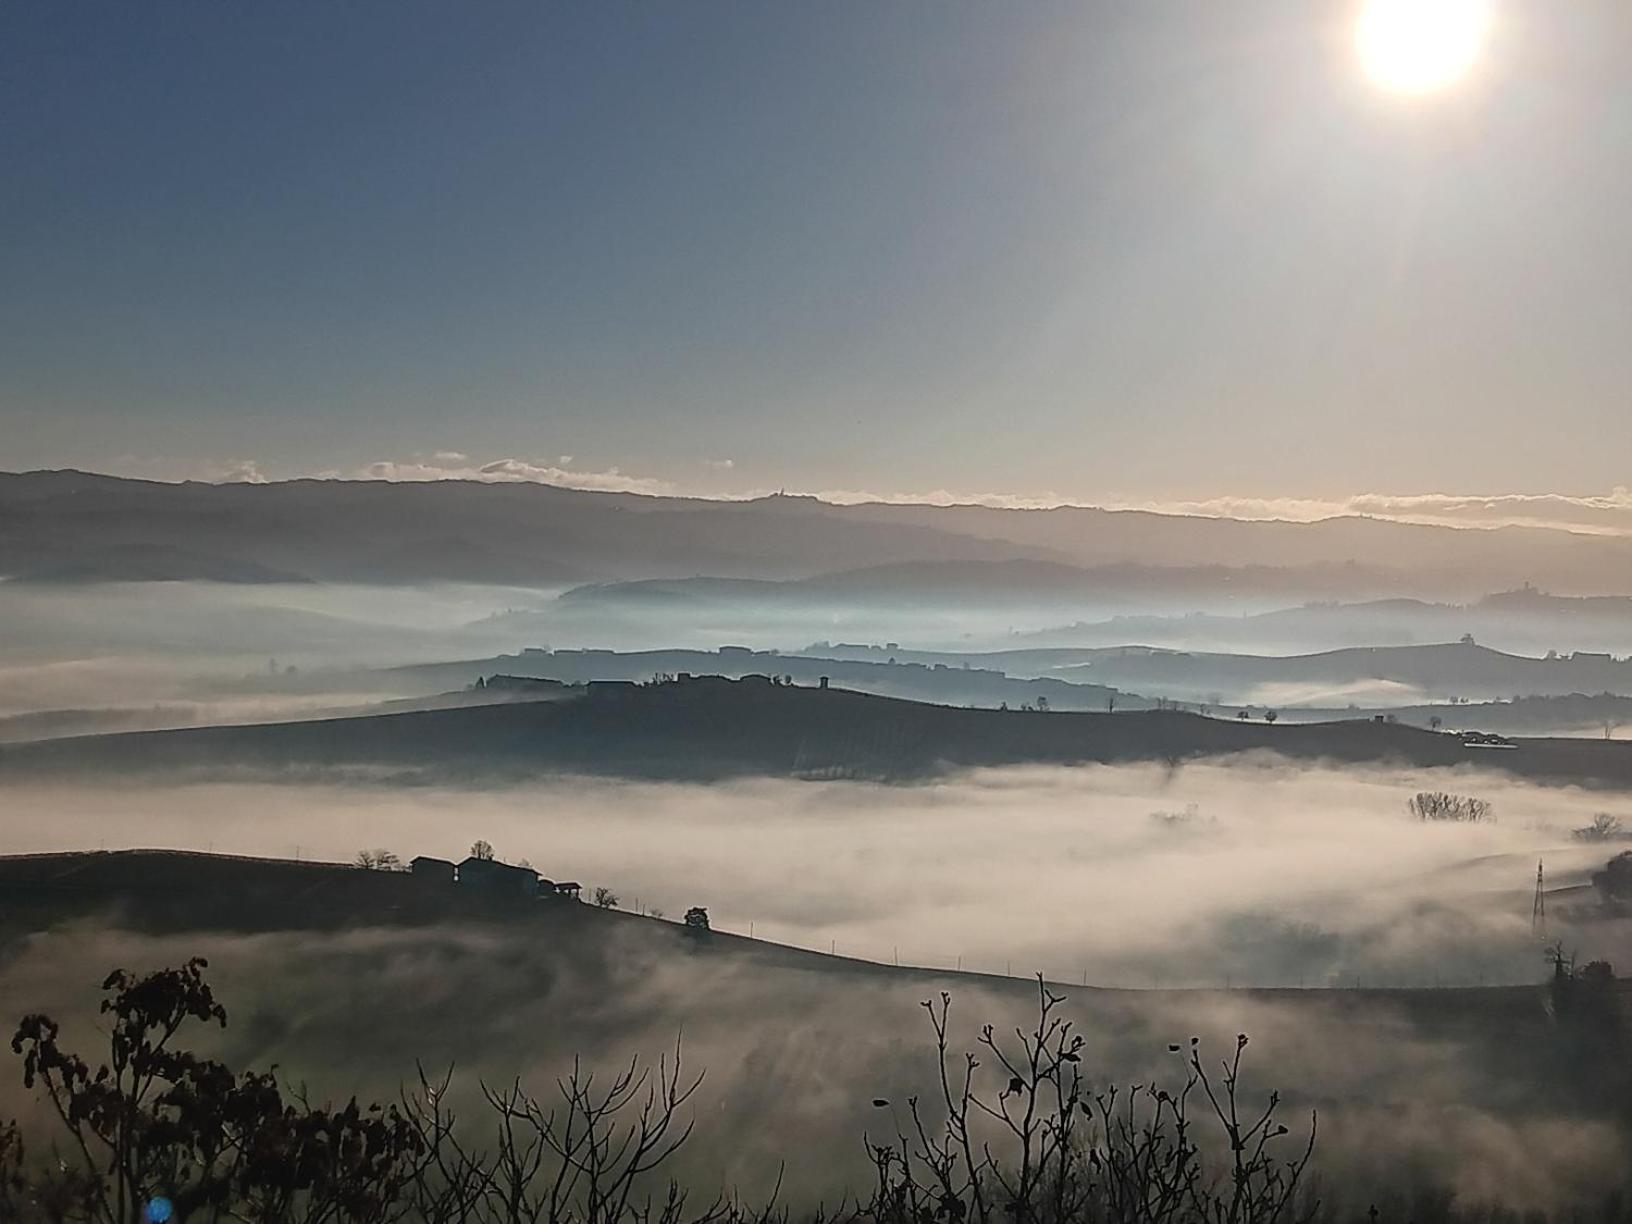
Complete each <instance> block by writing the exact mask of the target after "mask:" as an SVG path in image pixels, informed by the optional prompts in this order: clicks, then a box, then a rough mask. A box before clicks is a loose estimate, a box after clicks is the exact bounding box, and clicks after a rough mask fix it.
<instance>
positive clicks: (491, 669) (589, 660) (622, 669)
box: [319, 646, 1150, 710]
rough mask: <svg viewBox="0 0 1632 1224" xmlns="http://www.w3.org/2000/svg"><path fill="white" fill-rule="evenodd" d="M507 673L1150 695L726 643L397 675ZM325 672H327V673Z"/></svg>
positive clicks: (938, 697)
mask: <svg viewBox="0 0 1632 1224" xmlns="http://www.w3.org/2000/svg"><path fill="white" fill-rule="evenodd" d="M494 673H506V674H508V675H510V676H513V677H539V678H542V679H547V680H554V681H558V682H562V683H566V684H584V683H587V682H589V681H591V680H640V681H646V680H650V679H652V678H653V677H654V676H658V675H665V674H667V675H671V676H672V675H681V674H690V675H693V676H704V675H717V676H723V677H725V678H727V679H733V680H734V679H740V678H742V677H743V676H747V675H777V676H784V677H786V676H791V677H792V678H793V681H794V683H796V684H802V685H807V686H815V685H817V684H818V683H820V681H821V679H822V678H823V677H826V678H827V679H828V680H829V681H831V683H832V684H834V685H836V686H838V687H839V688H846V689H854V690H857V691H859V692H865V693H877V694H879V695H880V696H884V697H903V698H906V699H908V700H910V701H928V702H934V703H936V704H938V705H981V706H994V707H995V706H998V705H1003V704H1007V705H1011V706H1014V707H1017V708H1018V707H1019V706H1022V705H1034V704H1036V702H1037V700H1038V699H1039V698H1041V699H1043V701H1044V702H1046V703H1047V704H1048V705H1049V706H1052V707H1053V708H1055V709H1059V710H1103V709H1106V708H1107V706H1108V704H1110V703H1114V704H1116V705H1117V706H1119V707H1120V708H1123V709H1138V708H1142V707H1144V706H1148V705H1149V704H1150V703H1149V702H1146V701H1144V700H1143V699H1142V698H1139V697H1136V696H1133V695H1131V694H1124V693H1121V692H1119V691H1118V690H1116V689H1114V688H1107V687H1105V686H1104V685H1101V684H1097V683H1095V682H1093V681H1091V680H1088V679H1086V678H1084V679H1080V680H1078V679H1073V680H1065V679H1059V678H1053V677H1042V678H1037V679H1030V678H1019V677H1014V676H1009V675H1005V674H1004V673H1003V672H1001V671H998V670H994V669H992V668H986V667H971V666H970V665H969V664H968V663H967V662H962V663H949V662H945V661H941V660H936V661H934V662H927V663H926V662H917V661H913V660H909V659H902V660H900V661H897V660H896V659H895V658H894V657H893V656H892V655H889V654H888V653H885V654H883V655H882V656H881V657H880V658H879V659H877V660H876V661H875V660H871V659H869V660H847V659H833V658H825V657H821V656H815V655H801V654H784V653H781V652H779V651H769V650H750V649H748V648H747V647H744V646H723V647H721V648H720V649H718V650H634V651H615V650H546V649H542V648H533V649H526V650H523V651H522V652H521V653H519V654H514V655H498V656H495V657H491V658H485V659H469V660H458V661H452V662H447V663H423V664H413V665H409V666H406V667H399V668H393V669H391V671H390V673H389V674H390V675H391V676H392V677H394V678H401V679H406V680H407V681H409V682H411V683H413V684H415V685H418V686H423V687H425V688H428V689H436V690H441V689H449V688H453V687H455V686H459V685H468V684H473V683H475V682H476V680H477V679H478V678H479V677H487V676H492V675H493V674H494ZM319 679H321V677H319Z"/></svg>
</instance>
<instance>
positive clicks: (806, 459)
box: [0, 0, 1632, 501]
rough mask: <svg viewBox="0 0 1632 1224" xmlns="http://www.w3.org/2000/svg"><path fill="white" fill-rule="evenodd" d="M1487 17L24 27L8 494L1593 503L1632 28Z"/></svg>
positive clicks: (1527, 16) (1609, 351)
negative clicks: (499, 477) (116, 490)
mask: <svg viewBox="0 0 1632 1224" xmlns="http://www.w3.org/2000/svg"><path fill="white" fill-rule="evenodd" d="M1496 7H1497V25H1496V29H1495V33H1494V35H1493V37H1492V40H1491V42H1490V45H1489V46H1488V48H1487V53H1486V54H1485V56H1484V57H1483V59H1482V61H1481V62H1480V64H1479V65H1478V66H1477V68H1476V69H1475V72H1474V74H1473V76H1472V77H1471V78H1470V79H1469V80H1467V81H1465V82H1463V83H1461V84H1460V85H1459V86H1457V87H1456V88H1454V89H1451V90H1448V91H1446V92H1445V93H1443V94H1439V95H1434V96H1432V97H1428V98H1422V99H1411V100H1407V99H1402V98H1398V97H1393V96H1387V95H1385V94H1383V93H1381V92H1380V91H1379V90H1378V89H1376V88H1375V86H1373V85H1372V84H1371V83H1370V82H1368V81H1367V80H1366V79H1365V78H1364V77H1363V74H1361V73H1360V71H1359V70H1358V68H1357V65H1356V60H1355V56H1354V52H1353V46H1352V22H1353V16H1354V11H1353V8H1352V6H1351V5H1349V4H1329V5H1322V4H1320V3H1314V2H1311V0H1232V3H1230V4H1218V3H1216V0H1151V2H1149V3H1143V2H1141V3H1134V2H1131V0H1116V2H1114V3H1106V2H1101V0H1093V2H1089V3H1070V4H1067V3H1050V2H1048V0H1038V2H1036V3H1026V4H1014V3H990V2H983V3H973V2H971V3H949V2H945V0H934V2H931V0H916V2H912V0H900V2H895V0H867V2H859V0H856V2H852V0H820V2H819V3H818V2H816V0H807V2H804V3H793V2H778V3H763V2H755V3H747V2H744V3H724V2H713V0H697V2H685V3H681V2H678V0H676V2H672V3H665V2H661V0H639V2H638V3H627V4H625V3H618V2H616V0H598V2H596V3H570V4H569V3H561V4H550V3H541V2H537V0H533V2H529V3H501V2H497V0H495V2H492V3H482V4H462V3H452V2H451V0H448V2H444V3H424V2H420V0H392V2H390V3H366V2H348V3H346V4H334V3H326V2H325V3H300V2H280V3H277V4H264V5H246V4H223V3H220V2H219V0H210V2H209V3H190V2H188V0H171V2H167V3H164V4H147V3H132V2H130V0H122V2H118V3H103V4H98V3H75V4H61V3H54V2H48V0H16V2H14V3H12V4H9V5H6V6H4V8H3V9H0V105H3V119H0V166H3V174H0V467H4V468H8V469H16V468H24V467H35V466H69V465H71V466H81V467H90V468H100V469H113V470H121V471H129V472H133V473H149V474H153V475H159V476H164V477H174V476H181V475H205V476H219V475H223V474H225V473H226V472H228V471H229V470H230V469H232V468H234V467H235V466H236V467H238V468H239V469H240V470H242V471H245V472H249V471H254V472H260V473H263V474H266V475H271V476H280V475H294V474H302V473H311V472H319V471H339V472H346V473H351V472H359V471H365V470H369V469H370V465H384V466H376V467H374V468H373V469H372V470H374V471H378V472H385V473H398V474H408V475H413V474H425V473H427V472H435V471H464V470H471V469H476V468H479V467H481V466H482V465H485V464H489V463H494V462H502V461H506V460H508V461H511V463H510V466H509V467H507V468H505V469H504V470H506V471H513V472H522V473H542V474H545V475H546V476H548V475H549V474H550V473H566V474H567V477H568V478H573V476H574V474H576V475H577V476H578V477H581V478H582V482H584V483H595V482H596V481H597V480H599V481H601V482H602V483H609V484H613V485H616V484H618V483H620V482H622V483H628V484H631V485H632V486H633V487H650V488H676V489H682V490H697V491H709V492H725V493H733V492H735V493H740V492H745V491H749V490H756V489H765V488H777V487H783V486H786V487H788V488H790V489H806V490H868V491H875V492H880V493H903V492H918V491H926V490H953V491H958V492H968V493H977V492H1001V493H1009V494H1015V495H1019V496H1022V497H1042V498H1048V497H1063V498H1070V499H1073V500H1084V501H1095V500H1118V499H1122V500H1130V501H1139V500H1141V499H1148V500H1152V501H1171V500H1175V499H1181V498H1182V499H1204V498H1211V497H1217V496H1221V495H1226V494H1233V495H1241V496H1248V497H1256V498H1277V497H1298V498H1338V497H1341V496H1343V495H1347V494H1351V493H1357V492H1393V493H1406V492H1421V491H1432V490H1448V491H1454V492H1463V493H1465V492H1540V491H1544V490H1563V491H1573V492H1583V493H1584V492H1597V491H1607V490H1608V489H1610V488H1611V487H1612V486H1614V485H1616V484H1619V483H1624V482H1625V471H1624V457H1625V456H1626V455H1627V454H1628V453H1632V412H1629V411H1628V407H1629V405H1628V388H1629V387H1632V344H1628V342H1627V339H1628V337H1629V336H1632V294H1629V293H1628V292H1627V285H1628V284H1629V283H1632V236H1629V231H1628V226H1627V225H1626V222H1625V217H1626V216H1627V215H1632V157H1629V155H1628V150H1629V149H1632V96H1629V95H1628V93H1627V90H1626V89H1625V77H1624V71H1623V68H1624V52H1625V48H1626V47H1627V46H1628V45H1629V36H1632V13H1628V12H1627V11H1626V6H1625V5H1624V4H1622V3H1619V2H1618V0H1572V3H1570V4H1567V5H1542V4H1540V3H1519V2H1518V0H1496ZM439 453H440V454H441V455H443V456H444V457H443V458H437V455H438V454H439ZM454 455H458V456H464V458H453V457H452V456H454ZM564 456H570V458H566V459H564V458H563V457H564ZM245 465H253V466H252V467H251V466H245Z"/></svg>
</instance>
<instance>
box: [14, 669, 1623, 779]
mask: <svg viewBox="0 0 1632 1224" xmlns="http://www.w3.org/2000/svg"><path fill="white" fill-rule="evenodd" d="M1254 751H1264V752H1272V753H1276V754H1279V755H1281V756H1283V757H1286V758H1289V759H1293V760H1302V761H1315V760H1325V761H1332V762H1339V763H1362V762H1363V763H1377V764H1399V765H1406V766H1415V767H1435V766H1458V765H1467V764H1470V763H1471V764H1478V765H1481V766H1484V767H1487V768H1490V769H1495V770H1501V771H1504V772H1507V773H1510V774H1514V775H1518V776H1521V777H1526V778H1531V779H1535V780H1538V781H1546V782H1555V783H1568V784H1574V785H1598V786H1606V787H1617V788H1628V787H1632V745H1628V744H1622V743H1612V742H1606V741H1601V740H1586V739H1577V740H1571V739H1531V740H1520V741H1517V745H1516V746H1515V747H1511V748H1508V749H1505V750H1502V751H1478V750H1475V749H1470V748H1469V747H1467V746H1465V745H1464V744H1463V742H1462V741H1460V740H1459V739H1458V738H1457V737H1455V736H1452V735H1448V734H1436V733H1433V732H1430V731H1424V730H1419V729H1416V728H1412V727H1408V726H1405V725H1402V724H1391V723H1385V722H1382V721H1370V720H1362V721H1349V722H1336V723H1312V724H1303V725H1297V726H1291V725H1285V724H1282V725H1277V726H1269V725H1266V724H1264V723H1262V722H1252V721H1238V720H1236V719H1233V718H1204V717H1201V716H1198V715H1194V714H1185V713H1178V712H1173V711H1133V712H1128V713H1116V714H1079V713H1052V712H1051V713H1038V712H1022V711H1012V710H1011V711H998V710H976V709H958V708H953V707H948V706H938V705H927V704H922V703H918V702H910V701H901V700H894V699H889V698H883V697H875V696H870V695H865V694H861V693H852V692H846V691H843V690H839V689H827V690H823V689H812V688H805V687H800V686H794V685H778V684H772V683H771V682H770V681H769V680H767V679H760V680H740V681H732V680H725V679H719V678H703V679H697V680H693V681H690V682H685V683H679V682H677V683H668V684H660V685H650V686H637V685H634V684H631V683H616V682H599V683H597V684H592V685H590V686H589V690H588V693H587V694H586V695H585V696H584V697H582V698H579V699H575V700H567V701H553V702H544V703H522V704H509V705H499V706H477V707H471V708H465V709H451V710H433V711H423V712H415V713H404V714H390V715H378V716H372V717H363V718H351V719H335V720H327V721H314V722H299V723H278V724H269V725H261V726H224V727H208V728H197V729H186V730H176V731H150V732H135V733H128V734H122V735H107V736H91V737H85V738H78V739H58V740H48V741H43V742H39V743H32V744H21V745H14V746H10V747H8V748H6V749H5V751H4V753H3V754H0V782H3V781H4V780H5V779H8V778H9V779H24V780H26V779H30V778H43V777H55V778H62V777H78V778H90V777H93V776H99V777H102V778H104V779H105V778H108V777H117V778H127V777H133V776H137V775H141V774H152V773H164V772H167V771H189V772H191V771H202V772H205V773H208V772H210V771H222V772H225V773H231V774H242V773H244V772H246V771H247V772H250V773H254V772H256V771H265V772H266V773H268V774H274V775H276V776H279V777H290V776H299V775H301V774H302V773H303V772H321V771H329V770H346V769H352V768H356V769H362V770H367V771H370V772H377V771H380V770H384V771H387V772H397V773H400V774H402V775H404V776H415V775H418V776H426V777H433V776H451V777H460V778H465V779H476V780H481V779H488V780H494V781H501V780H505V779H510V778H517V777H524V776H529V775H533V776H536V775H540V774H548V773H573V772H578V773H592V774H607V775H614V776H624V777H642V778H672V779H694V780H710V779H720V778H726V777H733V776H751V775H767V776H779V777H803V778H869V779H890V780H910V779H914V778H927V777H932V776H935V775H936V774H938V773H940V772H941V771H943V770H946V769H948V768H957V767H971V766H997V765H1016V764H1027V763H1036V764H1084V763H1090V762H1103V763H1114V762H1135V761H1153V762H1161V763H1165V764H1167V765H1169V766H1173V767H1177V766H1179V765H1181V764H1182V763H1183V762H1185V761H1187V760H1197V759H1206V758H1217V757H1222V756H1229V755H1232V754H1239V753H1245V752H1254Z"/></svg>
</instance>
